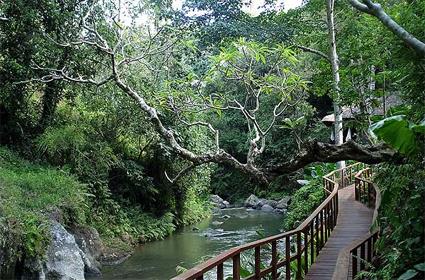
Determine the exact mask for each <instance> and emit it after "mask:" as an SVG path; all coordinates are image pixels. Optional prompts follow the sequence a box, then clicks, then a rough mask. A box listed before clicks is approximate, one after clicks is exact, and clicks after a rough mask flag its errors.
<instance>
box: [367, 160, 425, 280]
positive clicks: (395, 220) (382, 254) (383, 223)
mask: <svg viewBox="0 0 425 280" xmlns="http://www.w3.org/2000/svg"><path fill="white" fill-rule="evenodd" d="M374 180H375V183H376V184H377V185H378V186H379V188H380V189H381V193H382V201H381V206H380V208H379V217H378V221H379V225H380V230H381V232H380V239H379V240H378V244H377V248H378V255H379V259H380V261H379V262H378V263H376V264H375V265H376V266H377V267H378V268H377V269H376V270H375V271H374V278H376V279H395V278H397V276H400V275H401V274H403V273H405V272H407V271H409V270H411V271H410V275H414V274H415V273H416V277H415V278H412V279H423V276H424V273H423V272H420V271H419V270H417V269H416V268H415V266H417V265H418V264H420V263H423V262H424V258H425V245H424V230H425V227H424V213H425V204H424V201H425V166H424V164H423V163H419V164H405V165H401V166H395V165H389V164H387V165H383V166H381V167H380V168H379V169H378V170H377V174H376V177H375V179H374ZM422 269H423V265H422ZM403 279H411V278H403Z"/></svg>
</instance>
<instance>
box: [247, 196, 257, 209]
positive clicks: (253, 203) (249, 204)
mask: <svg viewBox="0 0 425 280" xmlns="http://www.w3.org/2000/svg"><path fill="white" fill-rule="evenodd" d="M259 202H260V200H259V199H258V197H256V196H255V195H253V194H251V195H250V196H249V197H248V198H247V199H246V200H245V203H244V206H245V207H251V208H255V207H256V206H257V205H258V203H259Z"/></svg>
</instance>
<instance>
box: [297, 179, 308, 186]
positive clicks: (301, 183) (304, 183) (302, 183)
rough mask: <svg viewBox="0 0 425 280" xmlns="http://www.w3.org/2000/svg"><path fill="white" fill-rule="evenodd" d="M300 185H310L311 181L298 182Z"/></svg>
mask: <svg viewBox="0 0 425 280" xmlns="http://www.w3.org/2000/svg"><path fill="white" fill-rule="evenodd" d="M297 183H298V185H301V186H305V185H308V184H309V183H310V181H309V180H297Z"/></svg>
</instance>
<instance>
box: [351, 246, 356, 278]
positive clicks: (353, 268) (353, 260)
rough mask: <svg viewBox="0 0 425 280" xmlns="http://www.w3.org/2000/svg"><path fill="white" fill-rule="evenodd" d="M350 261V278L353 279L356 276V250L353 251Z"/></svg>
mask: <svg viewBox="0 0 425 280" xmlns="http://www.w3.org/2000/svg"><path fill="white" fill-rule="evenodd" d="M351 260H352V271H353V275H352V276H353V279H354V277H355V276H356V275H357V248H356V249H354V250H353V253H352V257H351Z"/></svg>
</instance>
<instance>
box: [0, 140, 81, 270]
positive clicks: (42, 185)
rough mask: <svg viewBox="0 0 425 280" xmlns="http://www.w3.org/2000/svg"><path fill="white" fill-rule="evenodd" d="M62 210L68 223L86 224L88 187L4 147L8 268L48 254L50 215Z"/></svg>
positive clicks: (0, 185)
mask: <svg viewBox="0 0 425 280" xmlns="http://www.w3.org/2000/svg"><path fill="white" fill-rule="evenodd" d="M58 211H59V213H60V215H61V216H62V218H63V219H64V220H65V222H66V223H68V224H72V223H84V222H85V217H86V214H85V213H86V211H87V194H86V188H85V186H84V185H82V184H81V183H79V182H78V181H77V180H76V179H75V178H74V177H73V176H71V175H69V174H68V173H66V172H63V171H58V170H55V169H53V168H49V167H44V166H41V165H35V164H31V163H29V162H28V161H25V160H22V159H20V158H19V157H17V156H16V155H15V154H14V153H12V152H11V151H9V150H7V149H5V148H0V214H1V215H0V228H1V230H0V248H1V249H2V250H4V251H5V252H6V255H7V256H8V258H7V259H6V260H7V263H6V265H5V266H7V265H10V264H12V263H13V261H14V260H16V259H17V258H21V257H22V256H23V255H25V256H27V257H35V256H43V255H44V253H45V250H46V246H47V244H48V242H49V240H50V236H49V234H48V227H49V215H51V214H52V213H57V212H58ZM2 269H4V268H2Z"/></svg>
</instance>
